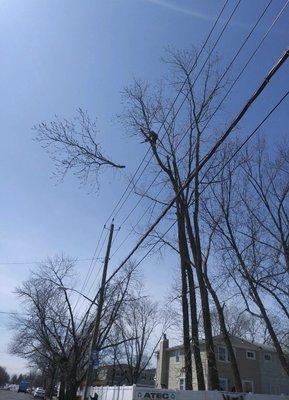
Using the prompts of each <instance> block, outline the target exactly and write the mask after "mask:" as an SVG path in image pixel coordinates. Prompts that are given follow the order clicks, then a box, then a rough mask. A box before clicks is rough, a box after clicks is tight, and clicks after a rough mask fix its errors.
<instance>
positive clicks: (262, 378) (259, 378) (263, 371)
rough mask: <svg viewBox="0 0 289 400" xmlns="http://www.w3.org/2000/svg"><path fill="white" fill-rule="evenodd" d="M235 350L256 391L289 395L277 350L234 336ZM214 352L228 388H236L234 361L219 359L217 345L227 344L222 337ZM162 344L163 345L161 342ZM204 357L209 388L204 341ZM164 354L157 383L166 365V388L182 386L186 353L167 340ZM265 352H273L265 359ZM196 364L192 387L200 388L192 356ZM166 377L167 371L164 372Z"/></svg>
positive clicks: (288, 383) (243, 376) (244, 376)
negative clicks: (248, 354)
mask: <svg viewBox="0 0 289 400" xmlns="http://www.w3.org/2000/svg"><path fill="white" fill-rule="evenodd" d="M231 341H232V345H233V348H234V351H235V355H236V359H237V363H238V367H239V371H240V375H241V379H242V381H252V382H253V391H254V392H255V393H260V394H282V393H284V394H289V378H288V376H286V375H285V373H284V371H283V369H282V367H281V364H280V362H279V360H278V357H277V354H276V353H275V352H274V351H268V350H267V349H263V348H261V347H258V346H256V345H255V344H252V343H249V342H246V341H243V340H242V339H239V338H235V337H233V338H232V339H231ZM214 342H215V354H216V357H217V368H218V372H219V377H220V378H224V379H227V381H228V390H232V388H233V387H234V377H233V373H232V368H231V363H230V362H229V361H220V360H219V359H218V346H223V347H225V344H224V342H223V341H222V340H220V338H218V339H215V340H214ZM161 346H162V345H161ZM200 349H201V358H202V364H203V370H204V376H205V383H206V387H207V381H208V379H207V378H208V371H207V362H206V356H205V347H204V344H201V346H200ZM176 351H178V352H179V360H178V361H177V360H176ZM247 351H251V352H254V354H255V358H254V359H252V358H248V357H247ZM160 354H162V357H161V360H160V358H159V360H158V367H157V376H156V386H157V387H160V385H159V384H158V382H159V378H158V375H159V373H160V366H161V365H162V366H164V367H165V368H166V374H165V376H166V382H165V384H166V387H168V388H169V389H179V388H180V387H179V385H180V379H181V378H184V377H185V373H184V366H185V364H184V354H183V350H182V348H181V347H180V346H178V347H174V348H169V347H168V341H167V343H166V349H164V351H160V353H159V356H160ZM265 354H271V360H270V361H266V360H265ZM192 365H193V389H194V390H197V388H198V387H197V377H196V368H195V363H194V358H192ZM163 376H164V374H163Z"/></svg>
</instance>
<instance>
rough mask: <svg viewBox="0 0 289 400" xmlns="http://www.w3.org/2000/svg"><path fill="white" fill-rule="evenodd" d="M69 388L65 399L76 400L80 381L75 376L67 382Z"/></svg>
mask: <svg viewBox="0 0 289 400" xmlns="http://www.w3.org/2000/svg"><path fill="white" fill-rule="evenodd" d="M67 386H68V387H67V390H66V396H65V400H76V395H77V389H78V386H79V384H78V382H77V380H76V379H75V378H70V379H69V380H68V382H67Z"/></svg>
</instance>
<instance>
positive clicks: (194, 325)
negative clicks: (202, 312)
mask: <svg viewBox="0 0 289 400" xmlns="http://www.w3.org/2000/svg"><path fill="white" fill-rule="evenodd" d="M187 252H188V248H187ZM188 257H189V254H188ZM187 276H188V287H189V295H190V311H191V331H192V344H193V353H194V360H195V366H196V375H197V381H198V390H206V385H205V378H204V371H203V364H202V358H201V351H200V340H199V327H198V325H199V324H198V314H197V302H196V291H195V282H194V275H193V271H192V267H191V265H188V268H187Z"/></svg>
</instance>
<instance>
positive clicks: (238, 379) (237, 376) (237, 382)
mask: <svg viewBox="0 0 289 400" xmlns="http://www.w3.org/2000/svg"><path fill="white" fill-rule="evenodd" d="M204 279H205V282H206V285H207V288H208V290H209V292H210V294H211V296H212V298H213V300H214V303H215V305H216V309H217V312H218V318H219V324H220V329H221V332H222V334H223V337H224V341H225V344H226V347H227V350H228V353H229V357H230V363H231V367H232V372H233V376H234V385H235V389H236V392H243V387H242V380H241V377H240V372H239V368H238V364H237V360H236V356H235V352H234V349H233V346H232V343H231V339H230V335H229V332H228V330H227V326H226V321H225V316H224V310H223V307H222V306H221V303H220V301H219V298H218V295H217V293H216V291H215V290H214V289H213V287H212V285H211V282H210V280H209V279H208V277H207V275H206V274H205V273H204Z"/></svg>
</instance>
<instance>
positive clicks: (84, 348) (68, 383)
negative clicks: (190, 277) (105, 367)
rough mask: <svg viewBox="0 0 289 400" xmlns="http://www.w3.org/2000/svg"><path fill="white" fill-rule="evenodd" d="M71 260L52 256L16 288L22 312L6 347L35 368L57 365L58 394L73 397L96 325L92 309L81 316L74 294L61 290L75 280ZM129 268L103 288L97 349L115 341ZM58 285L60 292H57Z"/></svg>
mask: <svg viewBox="0 0 289 400" xmlns="http://www.w3.org/2000/svg"><path fill="white" fill-rule="evenodd" d="M73 268H74V262H73V261H72V260H70V259H69V258H65V257H63V256H56V257H54V258H53V259H48V260H47V261H46V262H44V263H43V264H42V265H41V266H40V267H39V269H38V270H37V271H34V272H33V273H32V276H31V278H30V279H28V280H27V281H26V282H24V283H23V284H22V286H20V287H19V288H17V291H16V292H17V294H18V296H19V297H20V298H21V300H22V301H23V304H24V307H25V312H24V314H23V315H22V316H16V317H15V319H14V326H13V328H14V330H15V331H16V333H15V335H14V338H13V340H12V343H11V348H10V351H11V352H12V353H13V354H17V355H19V356H22V357H24V358H26V359H28V360H29V361H30V363H34V365H36V366H39V365H40V366H41V365H45V366H46V367H49V366H51V368H52V372H53V373H54V372H55V371H54V370H53V368H54V369H55V368H57V369H58V372H59V376H60V381H61V382H62V383H63V385H64V386H65V387H64V388H63V387H62V395H64V393H66V397H67V398H68V399H71V400H73V399H75V397H76V392H77V389H78V387H79V385H80V383H81V382H82V381H83V378H84V376H85V374H86V369H87V363H88V353H89V345H90V341H91V335H92V331H93V325H94V323H93V322H94V312H93V307H94V306H95V303H97V296H96V299H95V303H91V304H90V305H89V307H88V309H86V310H84V312H83V313H82V314H80V315H77V314H78V313H77V312H76V310H74V307H73V297H71V296H70V294H69V292H68V291H67V290H64V288H67V287H69V285H72V283H73V280H72V278H73ZM131 277H132V270H130V272H129V273H128V272H127V270H126V271H124V273H123V275H120V276H119V277H118V278H117V279H115V280H114V281H113V282H111V283H110V285H109V286H108V287H107V288H106V296H105V304H104V308H103V314H102V319H101V324H100V331H99V335H98V343H97V348H98V351H101V350H104V349H106V348H108V347H111V346H113V345H114V343H111V342H108V340H107V338H108V335H109V334H110V330H111V327H112V325H113V322H114V320H115V319H116V318H117V316H118V312H119V309H120V306H121V304H122V301H123V300H124V299H125V298H126V296H127V293H128V289H129V285H130V281H131ZM60 289H61V290H60Z"/></svg>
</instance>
